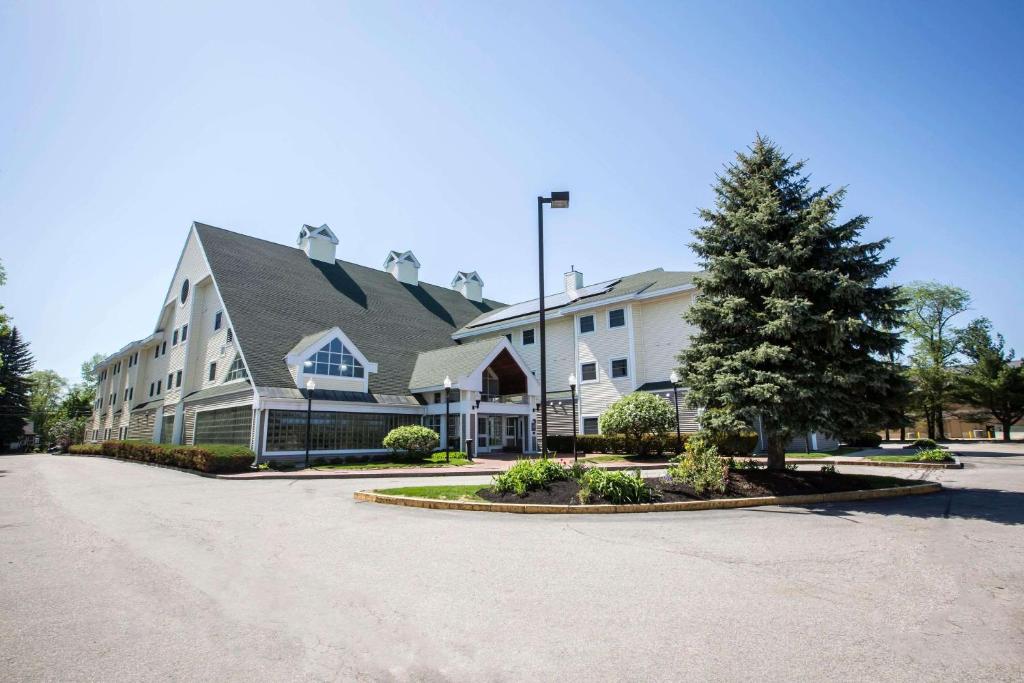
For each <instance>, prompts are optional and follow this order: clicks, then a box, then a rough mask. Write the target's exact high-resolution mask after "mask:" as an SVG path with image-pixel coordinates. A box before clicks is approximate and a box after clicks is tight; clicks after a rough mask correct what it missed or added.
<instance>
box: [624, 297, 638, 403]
mask: <svg viewBox="0 0 1024 683" xmlns="http://www.w3.org/2000/svg"><path fill="white" fill-rule="evenodd" d="M626 332H627V336H628V337H629V359H628V362H629V367H630V373H629V377H630V379H631V380H632V382H631V384H632V389H633V391H636V388H637V386H639V385H638V384H637V381H636V376H637V373H636V372H635V371H634V370H633V369H634V368H636V326H635V325H634V324H633V304H627V305H626Z"/></svg>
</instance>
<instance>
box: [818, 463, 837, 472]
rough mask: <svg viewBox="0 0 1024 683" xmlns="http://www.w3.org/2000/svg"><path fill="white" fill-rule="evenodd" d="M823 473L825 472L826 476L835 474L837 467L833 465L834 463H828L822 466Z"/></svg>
mask: <svg viewBox="0 0 1024 683" xmlns="http://www.w3.org/2000/svg"><path fill="white" fill-rule="evenodd" d="M821 471H822V472H824V473H825V474H835V473H836V466H835V465H833V464H832V463H827V464H825V465H822V466H821Z"/></svg>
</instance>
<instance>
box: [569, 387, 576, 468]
mask: <svg viewBox="0 0 1024 683" xmlns="http://www.w3.org/2000/svg"><path fill="white" fill-rule="evenodd" d="M569 392H570V393H571V394H572V461H573V462H576V459H577V456H576V373H570V374H569Z"/></svg>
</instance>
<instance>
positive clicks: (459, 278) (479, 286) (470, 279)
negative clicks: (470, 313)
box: [452, 270, 484, 303]
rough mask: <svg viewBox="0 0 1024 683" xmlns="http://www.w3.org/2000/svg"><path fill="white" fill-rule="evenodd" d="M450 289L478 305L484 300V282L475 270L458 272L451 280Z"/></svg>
mask: <svg viewBox="0 0 1024 683" xmlns="http://www.w3.org/2000/svg"><path fill="white" fill-rule="evenodd" d="M452 289H454V290H455V291H456V292H458V293H459V294H461V295H462V296H464V297H466V298H467V299H469V300H470V301H475V302H477V303H480V302H481V301H483V300H484V280H483V278H482V277H480V274H479V273H477V272H476V271H475V270H474V271H473V272H470V273H467V272H466V271H464V270H460V271H459V272H457V273H455V277H454V278H452Z"/></svg>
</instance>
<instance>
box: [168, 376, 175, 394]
mask: <svg viewBox="0 0 1024 683" xmlns="http://www.w3.org/2000/svg"><path fill="white" fill-rule="evenodd" d="M173 386H174V373H173V372H168V373H167V390H168V391H170V390H171V388H172V387H173Z"/></svg>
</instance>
